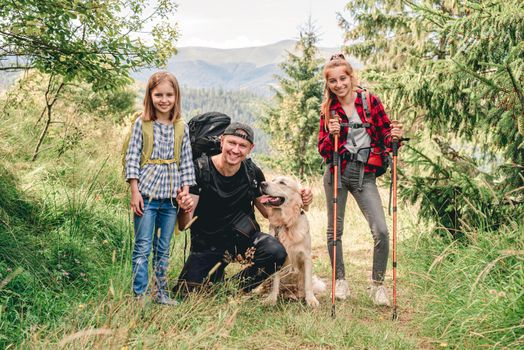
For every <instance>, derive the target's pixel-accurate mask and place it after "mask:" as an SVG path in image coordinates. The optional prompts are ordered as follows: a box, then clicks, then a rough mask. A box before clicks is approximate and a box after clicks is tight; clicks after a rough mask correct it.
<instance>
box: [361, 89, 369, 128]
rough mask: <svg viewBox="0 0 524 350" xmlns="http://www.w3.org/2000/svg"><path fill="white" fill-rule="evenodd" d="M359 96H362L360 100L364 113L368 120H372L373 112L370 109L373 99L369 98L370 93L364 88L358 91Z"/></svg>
mask: <svg viewBox="0 0 524 350" xmlns="http://www.w3.org/2000/svg"><path fill="white" fill-rule="evenodd" d="M362 92H364V93H362ZM358 94H359V95H360V99H361V100H362V106H363V107H364V111H365V113H366V119H368V120H369V119H371V111H370V109H369V103H370V102H371V98H370V96H369V91H368V90H367V89H365V88H362V90H360V91H358Z"/></svg>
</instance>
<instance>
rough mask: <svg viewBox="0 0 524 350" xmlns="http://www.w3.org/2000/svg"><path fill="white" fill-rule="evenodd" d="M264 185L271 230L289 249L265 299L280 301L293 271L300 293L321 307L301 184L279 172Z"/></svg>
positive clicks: (272, 302)
mask: <svg viewBox="0 0 524 350" xmlns="http://www.w3.org/2000/svg"><path fill="white" fill-rule="evenodd" d="M261 189H262V193H263V194H264V196H263V197H262V200H261V202H262V204H264V205H265V207H266V209H267V211H268V219H269V223H270V227H269V231H270V232H269V233H270V234H272V235H274V236H275V237H277V238H278V240H279V241H280V243H282V245H283V246H284V247H285V248H286V252H287V260H286V263H285V264H284V266H283V267H282V269H281V270H280V271H278V272H276V273H275V274H274V275H273V284H272V287H271V289H270V292H269V295H268V296H267V299H266V300H265V302H266V303H268V304H271V305H274V304H275V303H276V301H277V298H278V294H279V292H280V284H281V279H282V277H285V274H286V272H287V273H288V275H289V274H290V273H289V272H290V271H291V274H292V275H293V274H296V276H297V279H296V284H297V287H298V292H299V296H302V295H303V296H305V299H306V303H307V305H309V306H311V307H317V306H318V305H319V302H318V300H317V298H316V297H315V295H314V286H313V266H312V260H311V236H310V234H309V222H308V220H307V217H306V214H305V213H304V211H303V209H304V208H303V204H302V196H301V194H300V187H299V184H298V183H297V182H296V181H295V180H293V179H291V178H289V177H286V176H279V177H276V178H274V179H273V180H272V181H270V182H262V184H261ZM318 282H320V283H323V282H321V281H318ZM324 287H325V286H324ZM315 289H317V288H316V287H315ZM319 289H322V287H320V288H319Z"/></svg>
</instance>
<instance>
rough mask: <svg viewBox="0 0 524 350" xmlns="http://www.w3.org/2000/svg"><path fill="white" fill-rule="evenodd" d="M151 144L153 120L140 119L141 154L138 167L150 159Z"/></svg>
mask: <svg viewBox="0 0 524 350" xmlns="http://www.w3.org/2000/svg"><path fill="white" fill-rule="evenodd" d="M153 146H154V140H153V122H151V121H145V120H142V156H141V157H140V167H143V166H144V165H145V164H146V163H147V162H149V160H150V159H151V155H152V154H153Z"/></svg>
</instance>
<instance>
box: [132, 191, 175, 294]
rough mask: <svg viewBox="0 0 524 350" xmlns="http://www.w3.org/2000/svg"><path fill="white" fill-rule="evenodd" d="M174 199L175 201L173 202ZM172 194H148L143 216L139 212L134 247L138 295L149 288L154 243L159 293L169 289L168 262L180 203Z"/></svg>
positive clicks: (134, 274) (134, 270)
mask: <svg viewBox="0 0 524 350" xmlns="http://www.w3.org/2000/svg"><path fill="white" fill-rule="evenodd" d="M172 202H173V204H172ZM174 204H176V201H175V200H174V199H173V200H171V199H170V198H166V199H149V198H147V197H144V211H143V215H142V216H137V215H135V217H134V221H135V245H134V248H133V256H132V266H133V291H134V292H135V295H141V294H143V293H145V292H146V289H147V282H148V261H149V253H150V252H151V243H152V244H153V268H154V273H155V277H156V283H155V284H156V287H157V289H158V290H157V291H158V293H160V294H162V293H166V292H167V278H166V272H167V266H168V262H169V247H170V243H171V237H173V232H174V230H175V224H176V216H177V207H176V206H174Z"/></svg>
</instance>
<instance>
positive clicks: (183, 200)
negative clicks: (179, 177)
mask: <svg viewBox="0 0 524 350" xmlns="http://www.w3.org/2000/svg"><path fill="white" fill-rule="evenodd" d="M176 201H177V203H178V206H179V207H180V209H182V210H183V211H184V212H186V213H190V212H191V210H193V205H194V202H193V198H192V197H191V195H190V194H189V188H188V187H187V186H184V187H183V188H182V189H179V190H178V191H177V195H176Z"/></svg>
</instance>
